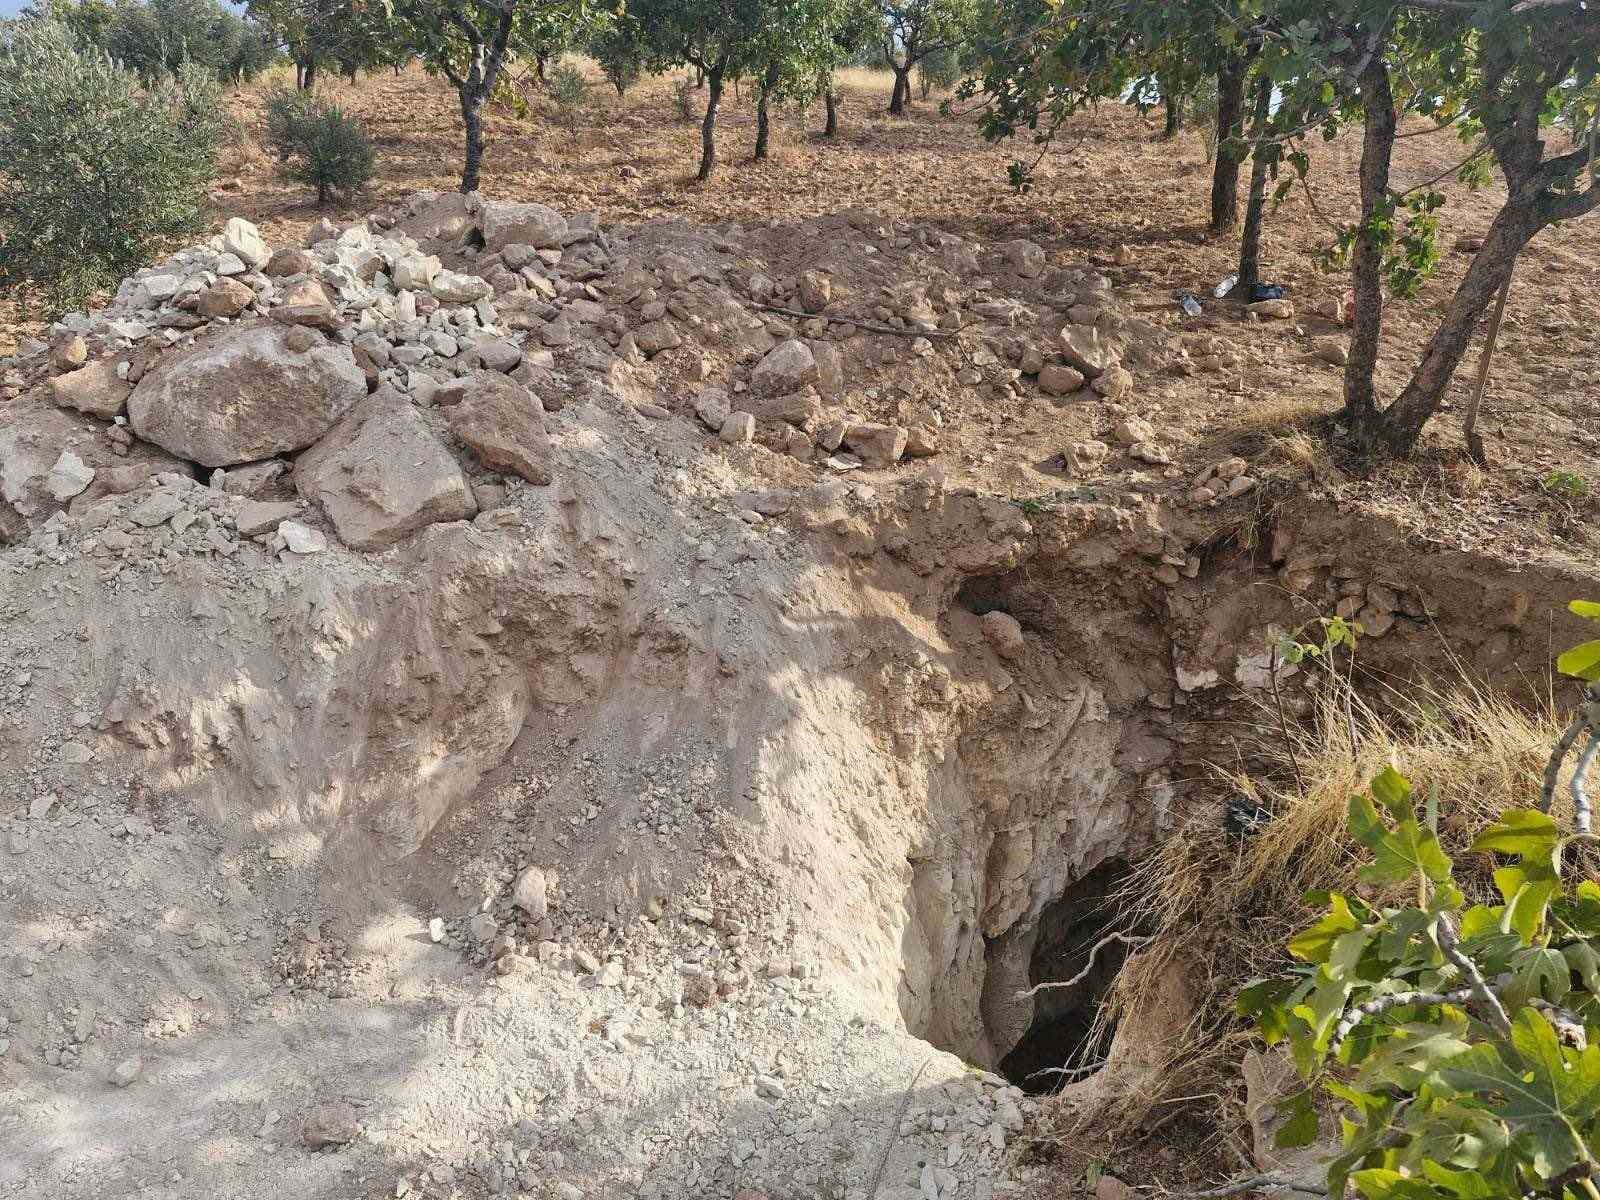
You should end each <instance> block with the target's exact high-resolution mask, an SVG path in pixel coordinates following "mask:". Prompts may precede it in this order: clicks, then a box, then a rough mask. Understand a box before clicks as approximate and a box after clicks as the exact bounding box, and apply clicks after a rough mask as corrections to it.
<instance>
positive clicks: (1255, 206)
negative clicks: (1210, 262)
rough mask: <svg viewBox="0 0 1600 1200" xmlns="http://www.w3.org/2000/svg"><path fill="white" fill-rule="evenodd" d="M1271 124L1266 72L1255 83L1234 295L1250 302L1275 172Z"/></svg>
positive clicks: (1269, 80) (1269, 83)
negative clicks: (1270, 176)
mask: <svg viewBox="0 0 1600 1200" xmlns="http://www.w3.org/2000/svg"><path fill="white" fill-rule="evenodd" d="M1271 123H1272V76H1271V75H1269V74H1267V73H1266V72H1265V71H1263V72H1262V73H1261V78H1260V80H1259V81H1257V83H1256V110H1255V114H1254V117H1253V119H1252V120H1251V123H1250V136H1251V140H1252V141H1254V142H1255V150H1254V152H1253V155H1252V159H1253V161H1252V163H1251V167H1250V203H1249V204H1248V205H1247V206H1246V207H1245V212H1244V235H1243V236H1242V237H1241V238H1240V239H1239V282H1238V283H1237V284H1235V285H1234V290H1235V292H1236V293H1237V294H1238V295H1239V296H1240V297H1241V298H1244V299H1248V298H1249V295H1250V289H1251V288H1253V287H1255V285H1256V284H1258V283H1260V282H1261V227H1262V226H1263V225H1264V224H1265V223H1266V215H1267V175H1268V173H1269V172H1270V171H1271V169H1272V160H1273V156H1274V149H1275V148H1274V147H1273V146H1271V145H1270V144H1269V142H1268V135H1269V133H1270V130H1269V128H1268V126H1269V125H1270V124H1271Z"/></svg>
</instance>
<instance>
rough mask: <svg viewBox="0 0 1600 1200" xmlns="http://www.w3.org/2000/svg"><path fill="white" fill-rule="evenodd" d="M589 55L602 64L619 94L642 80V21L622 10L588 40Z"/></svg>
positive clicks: (623, 93) (603, 69)
mask: <svg viewBox="0 0 1600 1200" xmlns="http://www.w3.org/2000/svg"><path fill="white" fill-rule="evenodd" d="M589 56H590V57H591V58H593V59H594V60H595V62H597V63H599V64H600V69H601V70H602V71H603V72H605V77H606V78H607V79H608V80H610V82H611V86H612V87H614V88H616V89H617V96H618V97H619V98H620V97H621V96H623V95H625V94H626V93H627V90H628V89H629V88H630V87H632V86H633V85H634V84H635V83H637V82H639V79H640V77H641V76H642V75H643V74H644V45H643V43H642V42H641V40H640V30H639V23H638V22H637V21H635V20H633V19H632V18H631V17H629V16H628V15H627V14H626V13H623V14H622V15H621V16H619V17H618V18H617V19H616V20H614V21H611V22H609V23H608V24H607V25H606V27H605V28H604V29H602V30H601V31H600V32H599V33H598V34H596V35H595V36H594V37H593V38H592V39H591V40H590V42H589Z"/></svg>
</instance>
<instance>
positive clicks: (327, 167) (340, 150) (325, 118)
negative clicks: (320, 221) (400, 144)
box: [284, 102, 377, 204]
mask: <svg viewBox="0 0 1600 1200" xmlns="http://www.w3.org/2000/svg"><path fill="white" fill-rule="evenodd" d="M291 136H292V139H293V143H292V145H291V147H290V151H289V154H288V156H287V161H286V164H285V166H284V174H285V175H287V176H288V177H289V178H291V179H294V180H297V181H298V182H300V183H304V184H306V185H308V186H310V187H314V188H316V189H317V203H318V204H326V203H327V202H328V201H329V200H330V199H334V198H339V199H348V198H349V197H350V196H351V195H352V194H354V193H355V192H356V191H358V190H360V189H361V188H362V187H364V186H366V184H367V182H368V181H369V180H370V179H371V178H372V171H373V165H374V162H375V160H376V158H377V153H376V151H375V150H374V149H373V145H372V141H371V139H369V138H368V137H367V134H366V131H365V130H364V129H363V128H362V127H361V123H360V122H359V121H357V120H356V119H355V118H354V117H352V116H350V115H349V114H348V113H346V112H345V111H344V110H343V109H341V108H339V107H338V106H337V105H335V104H326V103H320V102H319V103H316V104H314V105H311V106H309V107H308V109H307V110H306V112H305V113H304V115H303V116H301V117H299V118H298V119H297V120H296V121H295V122H294V124H293V126H292V134H291Z"/></svg>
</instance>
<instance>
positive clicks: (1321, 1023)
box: [1236, 601, 1600, 1200]
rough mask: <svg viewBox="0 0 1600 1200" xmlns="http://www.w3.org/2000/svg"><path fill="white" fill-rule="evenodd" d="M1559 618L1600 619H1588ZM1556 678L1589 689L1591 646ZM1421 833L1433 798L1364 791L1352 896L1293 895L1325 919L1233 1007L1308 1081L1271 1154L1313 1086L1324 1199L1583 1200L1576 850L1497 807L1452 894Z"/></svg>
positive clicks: (1353, 829) (1583, 1019)
mask: <svg viewBox="0 0 1600 1200" xmlns="http://www.w3.org/2000/svg"><path fill="white" fill-rule="evenodd" d="M1571 609H1572V611H1573V612H1574V613H1575V614H1577V615H1579V616H1582V617H1586V618H1589V619H1591V620H1596V621H1600V604H1595V603H1591V602H1588V601H1574V602H1573V603H1572V605H1571ZM1557 665H1558V666H1559V668H1560V669H1561V670H1562V671H1564V672H1566V673H1568V674H1571V675H1576V676H1577V677H1579V678H1581V679H1586V680H1595V679H1600V640H1597V641H1593V642H1589V643H1586V644H1585V645H1584V646H1580V647H1577V648H1575V649H1574V650H1571V651H1568V652H1567V653H1566V654H1564V655H1562V656H1561V659H1560V660H1558V664H1557ZM1565 746H1566V743H1564V744H1563V745H1562V746H1561V747H1559V749H1560V750H1561V751H1562V752H1563V753H1564V751H1565ZM1559 761H1560V760H1559V758H1558V759H1556V760H1554V761H1553V762H1552V765H1551V768H1550V773H1549V778H1550V779H1551V780H1552V782H1553V779H1554V771H1555V770H1556V769H1557V767H1558V766H1559ZM1547 794H1548V793H1547ZM1574 796H1575V798H1576V797H1577V796H1578V791H1577V789H1576V788H1574ZM1438 823H1439V812H1438V805H1437V802H1436V800H1435V799H1434V798H1433V797H1432V796H1430V797H1429V798H1428V800H1427V801H1426V802H1425V803H1424V804H1422V805H1420V806H1419V804H1418V803H1417V799H1416V797H1415V796H1414V795H1413V792H1412V787H1411V784H1410V782H1409V781H1408V780H1407V779H1405V778H1404V777H1403V776H1401V775H1400V774H1399V773H1398V772H1396V771H1395V770H1393V769H1392V768H1389V769H1386V770H1384V771H1383V772H1381V773H1380V774H1379V775H1378V776H1377V777H1376V778H1374V779H1373V781H1372V784H1371V788H1370V791H1369V792H1368V793H1366V794H1363V795H1357V796H1354V797H1352V798H1351V800H1350V806H1349V814H1348V822H1347V828H1348V830H1349V833H1350V835H1351V836H1352V837H1353V838H1354V839H1355V840H1356V841H1357V842H1358V843H1359V844H1360V845H1361V846H1362V847H1364V848H1365V850H1366V852H1367V854H1368V856H1369V861H1368V862H1367V863H1366V864H1365V865H1364V866H1363V867H1362V868H1361V871H1360V874H1359V879H1360V882H1361V885H1362V887H1363V888H1364V889H1367V890H1366V891H1365V892H1364V894H1363V895H1362V896H1354V895H1343V894H1340V893H1327V892H1323V893H1313V894H1310V895H1308V896H1307V900H1308V902H1311V903H1316V904H1319V905H1321V906H1323V907H1324V908H1325V910H1326V911H1325V912H1324V914H1323V916H1322V917H1321V918H1319V919H1318V920H1317V921H1316V922H1315V923H1313V924H1312V925H1311V926H1309V927H1308V928H1306V929H1305V930H1303V931H1302V932H1301V933H1299V934H1297V935H1295V936H1294V937H1293V938H1291V939H1290V940H1289V943H1288V951H1289V954H1290V955H1291V956H1292V957H1293V958H1294V959H1296V960H1298V963H1299V964H1300V965H1298V966H1296V967H1294V968H1292V969H1290V970H1289V971H1288V972H1287V973H1286V974H1284V975H1282V976H1279V977H1277V978H1273V979H1264V980H1257V981H1254V982H1252V983H1250V984H1249V985H1247V986H1246V987H1245V988H1243V989H1242V990H1241V991H1240V993H1239V995H1238V998H1237V1001H1236V1009H1237V1011H1238V1012H1239V1013H1240V1014H1241V1015H1243V1016H1246V1017H1249V1018H1251V1019H1252V1020H1253V1021H1254V1022H1255V1025H1256V1028H1257V1031H1258V1032H1259V1033H1260V1035H1261V1037H1262V1038H1263V1039H1264V1040H1265V1041H1266V1042H1268V1043H1269V1044H1286V1045H1287V1047H1288V1049H1289V1052H1290V1055H1291V1057H1292V1058H1293V1061H1294V1063H1295V1065H1296V1067H1297V1068H1298V1070H1299V1072H1300V1074H1301V1076H1302V1077H1303V1078H1304V1079H1305V1080H1306V1081H1307V1083H1308V1085H1310V1086H1308V1088H1307V1090H1306V1091H1304V1092H1302V1093H1300V1094H1298V1095H1296V1096H1295V1097H1293V1098H1292V1099H1291V1100H1290V1102H1289V1103H1288V1105H1287V1106H1286V1109H1285V1110H1284V1113H1283V1115H1284V1116H1286V1117H1287V1118H1288V1119H1287V1120H1286V1121H1285V1123H1284V1124H1283V1125H1282V1128H1281V1130H1280V1132H1279V1134H1278V1135H1277V1139H1278V1145H1279V1146H1280V1147H1291V1146H1304V1145H1309V1144H1311V1143H1312V1142H1313V1141H1314V1140H1315V1139H1316V1136H1317V1134H1318V1131H1319V1121H1318V1117H1317V1110H1316V1104H1315V1102H1314V1097H1315V1089H1316V1088H1317V1087H1318V1086H1320V1088H1321V1090H1322V1091H1323V1092H1324V1093H1326V1095H1327V1096H1328V1097H1330V1098H1331V1099H1332V1100H1333V1101H1334V1102H1335V1103H1336V1104H1337V1106H1338V1107H1339V1109H1340V1120H1339V1129H1340V1135H1341V1136H1340V1147H1339V1150H1338V1151H1337V1153H1335V1154H1334V1155H1333V1156H1332V1158H1331V1159H1330V1160H1328V1164H1327V1192H1328V1195H1329V1196H1334V1197H1337V1196H1343V1195H1344V1194H1345V1192H1346V1188H1347V1186H1353V1187H1354V1188H1355V1189H1356V1191H1357V1192H1359V1193H1360V1194H1361V1195H1362V1196H1363V1197H1365V1198H1366V1200H1502V1198H1503V1200H1515V1198H1517V1197H1522V1196H1526V1195H1545V1196H1550V1197H1554V1198H1558V1200H1559V1198H1562V1197H1566V1196H1570V1197H1573V1198H1574V1200H1577V1198H1578V1197H1583V1198H1585V1200H1595V1196H1596V1188H1595V1179H1596V1178H1597V1177H1600V1158H1597V1157H1596V1153H1595V1148H1596V1147H1597V1146H1600V884H1597V883H1596V882H1595V881H1594V880H1593V879H1590V878H1580V879H1578V881H1577V882H1576V884H1575V885H1574V884H1573V883H1572V882H1571V881H1570V880H1569V879H1568V878H1567V876H1566V870H1565V867H1566V864H1567V863H1568V862H1569V861H1571V860H1573V859H1574V858H1575V857H1576V856H1578V855H1581V854H1583V853H1586V852H1589V851H1590V849H1591V843H1592V842H1593V841H1594V838H1593V837H1592V836H1591V835H1590V834H1588V833H1587V832H1580V833H1577V834H1574V835H1564V834H1563V833H1562V831H1561V830H1560V828H1559V827H1558V826H1557V824H1556V822H1555V820H1554V819H1553V818H1552V817H1551V816H1549V815H1548V814H1547V813H1545V812H1542V811H1537V810H1532V809H1510V810H1507V811H1505V812H1503V813H1501V815H1500V817H1499V819H1498V820H1496V821H1494V822H1493V823H1491V824H1490V825H1488V826H1487V827H1486V828H1484V829H1483V830H1482V831H1481V832H1480V833H1479V835H1478V837H1477V838H1476V840H1475V841H1474V842H1473V843H1472V845H1471V847H1470V853H1471V855H1472V871H1473V874H1474V875H1475V876H1476V877H1475V878H1474V879H1473V880H1472V882H1471V883H1469V884H1467V885H1463V884H1462V883H1460V882H1458V879H1457V874H1456V872H1457V866H1456V864H1455V863H1454V862H1452V860H1451V858H1450V856H1449V855H1447V854H1446V853H1445V851H1444V849H1443V847H1442V846H1441V845H1440V842H1439V837H1438ZM1579 828H1580V830H1583V829H1586V824H1585V821H1584V817H1583V810H1582V805H1581V803H1580V806H1579ZM1581 874H1582V872H1580V875H1581ZM1485 876H1486V878H1485ZM1469 891H1471V892H1473V893H1475V894H1474V895H1469V894H1468V893H1469Z"/></svg>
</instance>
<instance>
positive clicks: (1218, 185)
mask: <svg viewBox="0 0 1600 1200" xmlns="http://www.w3.org/2000/svg"><path fill="white" fill-rule="evenodd" d="M1248 65H1249V64H1248V62H1247V60H1245V59H1244V58H1242V57H1235V58H1231V59H1229V60H1228V65H1227V66H1225V67H1223V68H1222V70H1220V71H1218V72H1217V164H1216V169H1215V171H1213V173H1212V176H1211V232H1212V233H1223V232H1225V231H1227V230H1229V229H1232V228H1233V227H1234V226H1235V225H1237V224H1238V223H1239V167H1240V166H1241V165H1242V164H1243V163H1244V157H1245V149H1244V144H1243V143H1244V85H1245V71H1246V69H1247V67H1248Z"/></svg>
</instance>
